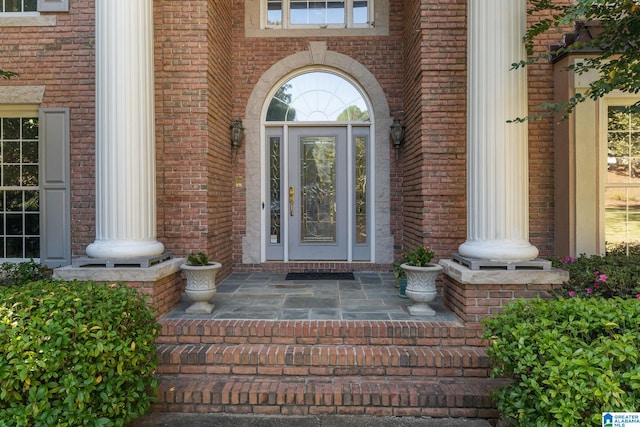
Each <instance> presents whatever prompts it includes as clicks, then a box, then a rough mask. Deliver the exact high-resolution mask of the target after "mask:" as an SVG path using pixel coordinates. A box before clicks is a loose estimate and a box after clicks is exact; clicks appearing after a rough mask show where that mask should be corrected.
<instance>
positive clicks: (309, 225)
mask: <svg viewBox="0 0 640 427" xmlns="http://www.w3.org/2000/svg"><path fill="white" fill-rule="evenodd" d="M300 184H301V186H302V188H301V193H302V202H301V203H300V209H301V212H300V213H301V215H300V241H301V242H302V243H315V242H322V243H335V242H336V221H335V208H336V191H335V190H336V138H335V137H303V138H300Z"/></svg>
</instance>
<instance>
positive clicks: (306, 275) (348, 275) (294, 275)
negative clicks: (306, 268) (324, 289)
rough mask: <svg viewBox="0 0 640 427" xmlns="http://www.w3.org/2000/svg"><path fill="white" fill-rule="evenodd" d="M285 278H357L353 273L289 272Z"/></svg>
mask: <svg viewBox="0 0 640 427" xmlns="http://www.w3.org/2000/svg"><path fill="white" fill-rule="evenodd" d="M285 280H356V278H355V277H354V276H353V273H287V276H286V277H285Z"/></svg>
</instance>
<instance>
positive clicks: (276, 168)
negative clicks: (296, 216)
mask: <svg viewBox="0 0 640 427" xmlns="http://www.w3.org/2000/svg"><path fill="white" fill-rule="evenodd" d="M269 175H270V180H269V195H270V197H271V203H270V206H271V218H270V225H269V230H270V235H271V240H270V242H271V243H272V244H276V243H281V231H282V216H281V215H282V214H281V212H282V209H281V207H282V195H281V193H282V192H281V190H280V188H281V187H280V185H281V178H280V138H279V137H277V136H272V137H271V138H269Z"/></svg>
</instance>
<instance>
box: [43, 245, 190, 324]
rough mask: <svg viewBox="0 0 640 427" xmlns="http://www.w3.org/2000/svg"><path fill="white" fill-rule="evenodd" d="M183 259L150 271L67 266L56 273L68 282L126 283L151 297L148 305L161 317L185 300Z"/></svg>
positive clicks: (158, 265) (133, 268) (129, 268)
mask: <svg viewBox="0 0 640 427" xmlns="http://www.w3.org/2000/svg"><path fill="white" fill-rule="evenodd" d="M183 263H184V258H173V259H170V260H168V261H164V262H162V263H159V264H155V265H153V266H151V267H149V268H136V267H131V266H129V267H121V268H119V267H115V268H105V267H104V266H101V267H97V266H85V267H79V268H78V267H74V266H71V265H69V266H66V267H60V268H56V269H55V270H54V271H53V277H54V278H55V279H61V280H66V281H73V280H79V281H93V282H100V283H114V282H120V283H126V284H127V286H129V287H131V288H136V289H137V290H138V291H139V292H141V293H143V294H145V295H147V296H148V298H149V299H148V301H147V303H148V304H149V306H151V307H152V308H153V309H154V311H155V313H156V314H157V315H158V316H161V315H163V314H166V313H168V312H170V311H171V310H173V308H175V307H176V306H177V305H178V304H180V301H181V300H182V293H183V291H184V287H185V283H184V276H183V275H182V273H181V271H180V265H181V264H183Z"/></svg>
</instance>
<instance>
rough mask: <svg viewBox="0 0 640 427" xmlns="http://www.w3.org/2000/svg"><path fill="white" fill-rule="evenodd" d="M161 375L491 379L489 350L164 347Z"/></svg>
mask: <svg viewBox="0 0 640 427" xmlns="http://www.w3.org/2000/svg"><path fill="white" fill-rule="evenodd" d="M157 349H158V357H159V360H160V363H161V365H160V367H159V368H158V372H159V373H164V374H167V373H171V374H177V373H188V374H195V373H200V374H246V375H256V374H257V375H286V376H292V375H293V376H295V375H318V376H331V375H334V376H345V375H346V376H348V375H364V376H367V375H379V376H409V375H419V376H450V377H454V376H465V377H487V376H488V375H489V373H490V372H489V359H488V356H487V353H486V348H484V347H469V346H461V347H404V346H354V345H340V346H336V345H313V346H309V345H286V344H285V345H282V344H237V345H234V344H175V345H174V344H160V345H158V347H157Z"/></svg>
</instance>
